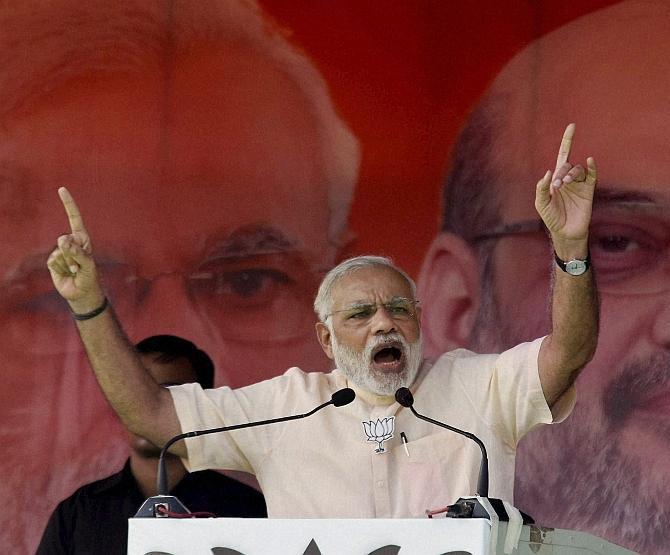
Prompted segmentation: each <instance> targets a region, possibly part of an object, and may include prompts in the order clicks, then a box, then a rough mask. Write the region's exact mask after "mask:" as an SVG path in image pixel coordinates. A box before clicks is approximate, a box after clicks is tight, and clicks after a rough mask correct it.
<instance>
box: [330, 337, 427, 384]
mask: <svg viewBox="0 0 670 555" xmlns="http://www.w3.org/2000/svg"><path fill="white" fill-rule="evenodd" d="M332 337H333V356H334V358H335V364H336V365H337V367H338V368H340V369H341V370H342V372H344V374H345V375H346V376H347V378H348V379H349V380H350V381H351V382H353V383H354V384H356V385H357V386H359V387H362V388H364V389H367V390H368V391H371V392H373V393H376V394H377V395H394V394H395V392H396V390H397V389H398V388H400V387H409V386H410V385H412V383H413V382H414V380H415V379H416V376H417V374H418V372H419V368H420V367H421V361H422V359H423V349H422V346H421V339H420V338H419V339H417V340H416V341H415V342H413V343H408V342H407V341H406V340H405V338H404V337H402V336H401V335H400V334H398V333H389V334H386V335H379V336H375V337H373V338H371V339H370V340H369V341H368V343H367V344H366V346H365V349H364V350H363V351H362V352H357V351H355V350H354V349H351V348H350V347H347V346H345V345H340V344H339V343H338V342H337V338H336V337H335V334H334V333H333V334H332ZM390 341H397V342H399V343H401V344H402V349H403V353H404V356H405V365H404V367H403V368H402V370H401V371H400V372H380V371H377V370H375V369H374V368H373V367H372V365H371V362H372V351H373V350H374V349H375V347H377V346H378V345H380V344H383V343H386V342H390Z"/></svg>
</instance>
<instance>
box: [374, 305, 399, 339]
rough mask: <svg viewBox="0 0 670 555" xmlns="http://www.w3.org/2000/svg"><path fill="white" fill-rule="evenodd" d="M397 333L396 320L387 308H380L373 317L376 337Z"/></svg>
mask: <svg viewBox="0 0 670 555" xmlns="http://www.w3.org/2000/svg"><path fill="white" fill-rule="evenodd" d="M392 331H397V329H396V323H395V320H394V319H393V318H392V317H391V314H390V313H389V311H388V310H387V309H386V307H385V306H381V305H380V306H378V307H377V311H376V312H375V313H374V315H373V317H372V333H374V334H376V335H380V334H386V333H390V332H392Z"/></svg>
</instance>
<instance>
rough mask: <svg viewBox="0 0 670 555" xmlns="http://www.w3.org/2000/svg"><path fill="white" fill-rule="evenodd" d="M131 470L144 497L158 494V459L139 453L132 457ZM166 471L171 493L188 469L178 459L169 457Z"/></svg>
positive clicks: (166, 459)
mask: <svg viewBox="0 0 670 555" xmlns="http://www.w3.org/2000/svg"><path fill="white" fill-rule="evenodd" d="M130 470H131V472H132V473H133V476H134V477H135V480H136V481H137V485H138V486H139V488H140V491H141V492H142V495H144V497H152V496H154V495H156V494H157V493H158V490H157V488H156V476H157V475H158V457H155V458H154V457H144V456H142V455H139V454H137V453H132V454H131V455H130ZM165 470H166V474H167V479H168V489H169V490H170V491H171V490H172V489H173V488H174V487H175V486H176V485H177V484H178V483H179V482H180V481H181V480H182V478H183V477H184V476H185V475H186V469H185V468H184V465H183V464H182V462H181V460H180V459H179V458H178V457H175V456H173V455H168V456H167V457H166V458H165Z"/></svg>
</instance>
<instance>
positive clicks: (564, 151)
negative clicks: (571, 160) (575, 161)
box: [556, 123, 575, 170]
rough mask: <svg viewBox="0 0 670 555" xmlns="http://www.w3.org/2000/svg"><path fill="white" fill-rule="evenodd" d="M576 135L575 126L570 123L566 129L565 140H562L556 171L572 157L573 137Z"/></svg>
mask: <svg viewBox="0 0 670 555" xmlns="http://www.w3.org/2000/svg"><path fill="white" fill-rule="evenodd" d="M574 134H575V124H574V123H570V124H568V126H567V127H566V128H565V132H564V133H563V139H561V147H560V148H559V149H558V157H557V158H556V169H557V170H558V168H560V167H561V166H562V165H563V164H565V163H566V162H567V161H568V157H569V156H570V149H571V148H572V137H573V136H574Z"/></svg>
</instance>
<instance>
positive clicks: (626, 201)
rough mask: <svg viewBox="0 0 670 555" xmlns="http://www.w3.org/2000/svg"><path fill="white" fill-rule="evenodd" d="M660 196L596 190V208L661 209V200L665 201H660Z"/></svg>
mask: <svg viewBox="0 0 670 555" xmlns="http://www.w3.org/2000/svg"><path fill="white" fill-rule="evenodd" d="M601 187H602V186H601ZM658 196H659V195H650V194H649V193H646V192H644V191H637V190H632V189H618V188H596V192H595V197H594V208H595V207H600V206H604V207H607V208H610V207H616V208H621V209H627V208H630V209H640V208H642V209H661V208H662V205H661V203H660V202H659V200H663V199H659V198H658Z"/></svg>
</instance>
